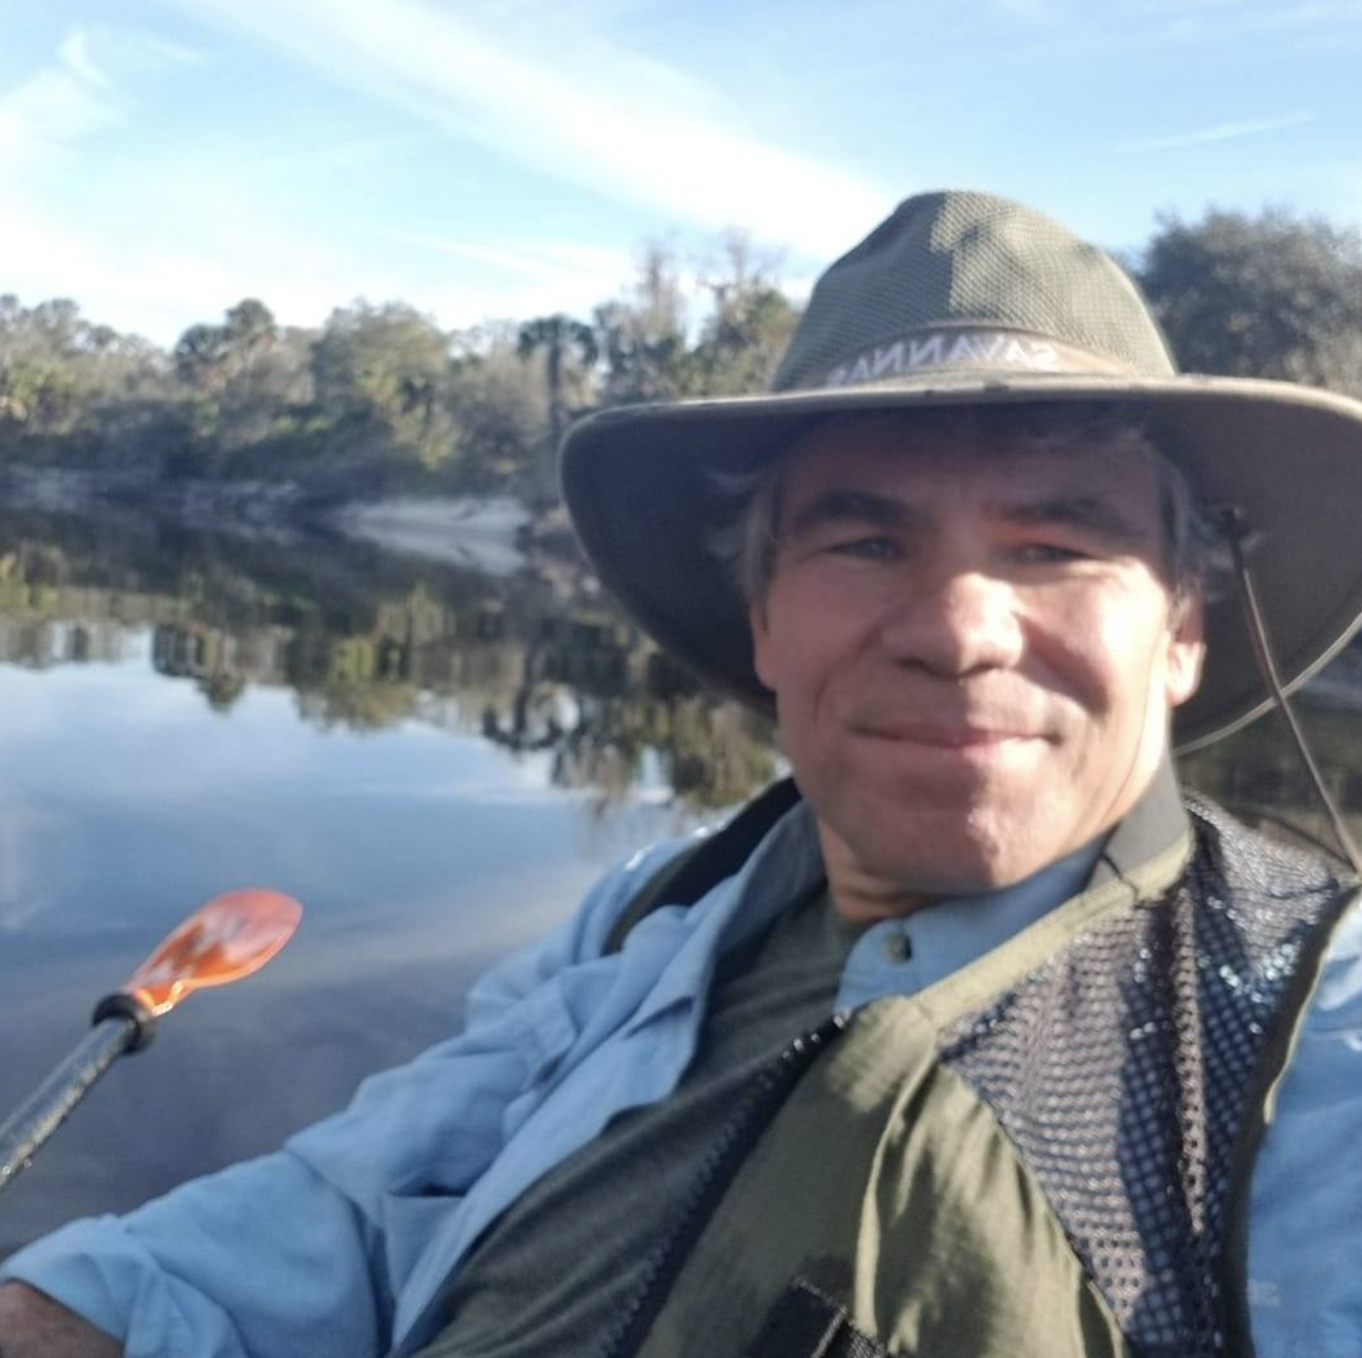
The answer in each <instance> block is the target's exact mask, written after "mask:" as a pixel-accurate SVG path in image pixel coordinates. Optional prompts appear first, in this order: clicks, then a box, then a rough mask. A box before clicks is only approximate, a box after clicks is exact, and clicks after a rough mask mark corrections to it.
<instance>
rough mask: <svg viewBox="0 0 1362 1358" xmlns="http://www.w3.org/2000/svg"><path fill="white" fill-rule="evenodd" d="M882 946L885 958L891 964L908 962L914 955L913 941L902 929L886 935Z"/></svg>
mask: <svg viewBox="0 0 1362 1358" xmlns="http://www.w3.org/2000/svg"><path fill="white" fill-rule="evenodd" d="M882 946H883V948H884V955H885V958H886V960H888V961H890V962H906V961H908V959H909V958H910V957H912V955H913V940H912V939H911V938H909V937H908V935H907V934H906V933H904V932H903V931H902V930H900V929H894V930H891V931H890V932H889V933H887V934H885V936H884V943H883V945H882Z"/></svg>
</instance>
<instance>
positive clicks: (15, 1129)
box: [0, 1013, 140, 1192]
mask: <svg viewBox="0 0 1362 1358" xmlns="http://www.w3.org/2000/svg"><path fill="white" fill-rule="evenodd" d="M139 1032H140V1029H139V1025H138V1023H137V1020H136V1019H135V1018H133V1017H132V1016H131V1015H129V1014H119V1013H115V1014H112V1015H110V1016H109V1017H108V1018H104V1019H101V1020H100V1021H99V1022H98V1023H97V1024H96V1025H95V1026H94V1027H93V1028H92V1029H91V1030H90V1032H89V1033H87V1034H86V1036H85V1038H84V1039H83V1040H82V1042H81V1043H80V1045H79V1046H77V1047H76V1049H75V1050H74V1051H73V1052H72V1053H71V1054H70V1055H69V1056H68V1057H67V1058H66V1059H65V1060H64V1061H63V1062H62V1063H61V1065H59V1066H58V1067H57V1068H56V1069H55V1070H54V1071H53V1072H52V1073H51V1074H50V1075H49V1076H48V1077H47V1079H45V1080H44V1081H43V1082H42V1084H41V1085H39V1086H38V1088H37V1089H35V1090H34V1091H33V1093H32V1094H31V1095H30V1096H29V1098H28V1099H27V1100H26V1101H25V1102H24V1103H23V1104H22V1105H21V1106H20V1107H19V1108H18V1109H17V1110H16V1111H15V1112H14V1113H13V1115H12V1116H10V1117H9V1118H8V1119H6V1121H5V1123H4V1124H3V1126H0V1192H3V1191H4V1190H5V1189H6V1188H7V1187H8V1186H9V1184H10V1183H11V1182H12V1181H13V1180H14V1179H15V1178H16V1176H17V1175H18V1174H19V1171H20V1170H22V1169H23V1168H24V1166H25V1165H26V1164H27V1163H28V1161H29V1160H30V1159H31V1158H32V1157H33V1155H34V1153H35V1152H36V1151H37V1150H38V1148H39V1147H40V1146H41V1145H42V1144H43V1142H44V1141H46V1140H47V1138H48V1137H49V1136H51V1135H52V1133H53V1132H55V1131H56V1130H57V1128H58V1127H60V1126H61V1124H62V1122H63V1121H64V1120H65V1118H66V1115H67V1114H68V1113H69V1112H70V1111H71V1110H72V1109H73V1108H74V1107H75V1106H76V1104H78V1103H79V1102H80V1101H81V1099H83V1098H84V1097H85V1095H86V1093H87V1091H88V1090H89V1088H90V1086H91V1085H93V1084H94V1082H95V1081H96V1080H98V1079H99V1077H100V1076H101V1075H103V1074H104V1072H105V1071H106V1070H108V1068H109V1067H110V1066H111V1065H113V1063H114V1062H115V1061H116V1060H117V1059H118V1058H119V1057H120V1056H122V1055H123V1053H124V1052H125V1051H128V1050H129V1049H130V1048H132V1047H135V1046H137V1045H138V1038H139Z"/></svg>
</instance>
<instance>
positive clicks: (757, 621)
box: [747, 599, 776, 692]
mask: <svg viewBox="0 0 1362 1358" xmlns="http://www.w3.org/2000/svg"><path fill="white" fill-rule="evenodd" d="M747 625H748V628H749V630H750V631H751V633H752V668H753V669H755V670H756V672H757V678H758V679H760V680H761V682H762V683H763V684H765V685H766V687H767V688H769V689H770V690H771V691H772V692H774V691H775V687H776V685H775V656H774V654H773V650H774V648H773V646H772V643H771V628H770V624H769V621H768V619H767V616H766V604H765V602H764V601H763V600H760V599H758V600H757V601H756V602H755V603H752V604H749V605H748V608H747Z"/></svg>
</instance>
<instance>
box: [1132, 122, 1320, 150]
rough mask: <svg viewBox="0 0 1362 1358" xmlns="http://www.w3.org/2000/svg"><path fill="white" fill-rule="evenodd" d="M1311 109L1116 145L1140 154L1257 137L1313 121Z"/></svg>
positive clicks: (1141, 138) (1138, 139) (1144, 138)
mask: <svg viewBox="0 0 1362 1358" xmlns="http://www.w3.org/2000/svg"><path fill="white" fill-rule="evenodd" d="M1314 117H1315V115H1314V114H1313V113H1288V114H1286V115H1285V116H1284V117H1281V118H1257V119H1250V120H1247V121H1245V122H1238V123H1220V124H1218V125H1217V126H1215V127H1202V128H1197V129H1195V130H1194V131H1190V132H1174V133H1171V134H1169V135H1168V136H1163V137H1140V138H1137V139H1135V140H1133V141H1126V142H1122V143H1121V144H1120V145H1119V146H1117V147H1116V151H1117V153H1118V154H1119V155H1127V156H1129V155H1143V154H1146V153H1148V152H1152V151H1178V150H1181V149H1182V148H1183V147H1187V146H1208V145H1210V144H1211V143H1213V142H1222V141H1234V140H1235V139H1236V138H1239V137H1256V136H1259V135H1260V134H1262V133H1264V132H1279V131H1281V130H1282V129H1283V128H1287V127H1300V126H1302V125H1303V124H1305V123H1308V122H1313V121H1314Z"/></svg>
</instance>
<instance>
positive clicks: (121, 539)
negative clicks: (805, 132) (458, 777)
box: [0, 512, 1362, 842]
mask: <svg viewBox="0 0 1362 1358" xmlns="http://www.w3.org/2000/svg"><path fill="white" fill-rule="evenodd" d="M147 632H150V636H151V660H152V664H153V667H154V668H155V670H156V671H157V672H158V673H159V674H161V675H164V676H165V677H166V678H167V679H178V680H189V681H191V682H192V683H194V685H195V686H196V687H197V688H198V690H199V691H200V692H201V693H202V694H203V695H204V699H205V701H206V702H207V703H208V704H209V705H210V706H211V707H212V708H213V709H214V710H216V711H219V712H223V713H227V712H229V711H230V709H231V708H232V706H233V704H235V703H236V702H237V701H239V700H240V698H241V696H242V694H243V693H244V692H245V691H246V690H247V689H248V688H249V687H250V686H253V685H258V686H270V687H286V688H289V689H291V690H292V691H293V693H294V694H295V698H296V703H297V708H298V711H299V713H300V715H301V716H302V717H303V718H304V719H305V720H307V721H309V722H311V723H314V724H316V725H318V726H321V727H336V726H341V727H346V728H350V729H353V730H360V731H372V730H378V729H381V728H383V727H387V726H391V725H393V724H395V723H398V722H404V721H420V722H426V723H430V724H433V725H436V726H440V727H445V728H448V729H450V730H452V731H458V732H461V733H477V734H480V735H481V736H482V738H484V739H485V740H487V741H489V742H491V743H494V744H496V745H497V746H499V747H501V748H504V749H506V750H509V751H511V752H513V753H515V754H523V755H529V754H536V753H543V752H548V753H549V754H550V755H551V777H552V781H553V782H554V784H555V785H556V786H559V787H563V788H573V789H589V790H590V791H591V792H592V793H593V794H594V797H595V799H596V804H597V806H598V807H599V809H600V810H602V811H605V810H607V809H609V808H610V807H612V806H614V805H615V804H617V803H618V802H619V801H620V800H621V799H623V798H624V797H626V796H629V795H636V794H637V793H638V792H639V791H640V790H641V789H642V790H647V791H649V792H652V793H653V794H655V795H662V796H670V797H674V798H676V799H677V800H678V801H679V802H681V803H682V804H684V805H687V806H692V807H711V806H725V805H730V804H732V803H734V802H737V801H739V800H741V799H742V798H743V797H745V796H747V795H748V794H749V793H751V792H752V791H754V790H755V789H757V788H758V787H760V786H762V785H763V784H764V783H766V782H768V781H769V780H770V779H771V778H772V777H774V776H775V775H776V774H777V773H778V772H779V770H780V759H779V755H778V754H777V752H776V750H775V747H774V744H773V740H772V735H771V731H770V728H769V726H768V725H767V724H766V723H765V722H763V721H762V720H761V719H759V718H757V717H755V716H753V715H752V714H750V713H747V712H745V711H743V710H742V709H741V708H739V707H737V706H736V705H735V704H732V703H727V702H723V701H719V700H718V699H716V698H715V696H714V695H713V694H712V693H709V692H706V691H705V690H704V689H703V688H702V687H701V686H700V685H699V684H698V682H697V681H696V680H695V679H694V678H693V677H692V676H691V675H690V674H689V673H688V672H687V671H686V670H684V669H683V668H682V667H681V666H679V665H678V664H677V663H676V662H674V661H673V660H671V659H670V657H668V656H667V655H665V654H663V653H662V652H660V651H659V650H658V649H657V648H656V646H655V645H654V644H653V643H652V642H651V641H649V640H648V639H647V638H646V637H645V636H644V635H643V634H642V633H641V632H640V630H639V629H638V628H637V627H635V626H634V625H633V624H632V623H631V622H630V621H629V620H627V619H626V618H624V617H623V616H622V615H621V614H620V613H618V612H617V611H615V610H614V609H613V608H612V607H611V606H610V604H609V602H608V601H607V600H605V599H604V598H603V597H602V595H601V593H600V591H599V589H598V588H597V587H596V585H595V583H594V581H593V580H592V579H591V578H590V577H589V575H588V574H587V573H586V572H585V570H584V569H583V568H582V567H581V566H580V565H579V564H577V563H575V562H569V561H564V560H562V559H559V558H544V559H540V560H537V561H531V562H528V563H527V565H526V568H525V569H524V570H522V571H520V572H519V573H517V574H515V575H509V576H508V575H497V576H493V575H486V574H481V573H479V572H477V571H474V570H471V569H469V568H466V567H454V566H450V565H447V564H443V563H435V562H429V561H420V560H415V559H411V558H403V557H400V556H396V555H392V554H387V553H384V552H381V551H379V550H377V549H375V548H372V547H362V546H357V545H356V544H354V543H352V542H341V541H330V540H326V539H322V538H317V537H311V538H302V537H299V538H296V539H294V540H290V541H283V540H278V539H263V538H259V537H231V536H227V535H218V534H211V533H204V532H191V531H188V530H186V529H183V528H175V527H171V526H167V525H165V524H157V523H152V522H148V521H145V520H140V519H136V518H132V517H128V518H125V519H120V520H117V521H114V520H102V519H101V520H96V521H90V520H86V519H76V518H69V517H62V516H58V515H53V514H39V513H26V514H15V513H12V512H11V513H8V514H6V515H4V516H3V517H0V661H5V662H8V663H12V664H21V665H26V666H30V667H35V668H43V667H47V666H51V665H60V664H80V663H86V662H91V661H98V660H114V659H118V658H120V657H122V656H125V655H127V654H129V653H130V652H131V650H132V648H133V647H134V645H135V644H136V638H137V637H139V636H142V635H145V634H146V633H147ZM1302 707H1303V709H1304V712H1305V718H1306V725H1307V728H1308V730H1309V731H1310V732H1311V735H1312V738H1313V740H1314V743H1315V745H1316V747H1317V751H1318V755H1319V758H1320V760H1321V763H1322V764H1323V766H1324V768H1325V772H1326V777H1327V779H1328V781H1329V784H1330V786H1331V789H1332V791H1333V792H1334V795H1335V796H1337V797H1338V798H1339V800H1340V802H1341V804H1342V805H1343V807H1344V808H1345V810H1346V811H1347V812H1348V813H1350V816H1351V817H1352V818H1353V819H1354V820H1356V821H1358V822H1359V823H1358V831H1359V832H1362V716H1360V715H1359V709H1362V653H1359V652H1356V651H1345V652H1344V654H1343V655H1342V656H1341V657H1340V658H1339V660H1337V661H1336V662H1335V663H1334V664H1333V665H1331V666H1330V667H1329V669H1328V670H1326V671H1325V673H1324V675H1323V676H1322V677H1321V679H1320V681H1319V682H1318V683H1317V684H1313V685H1312V686H1311V687H1310V689H1309V690H1307V692H1306V694H1305V695H1303V698H1302ZM1182 771H1183V776H1184V778H1185V780H1186V781H1187V782H1188V784H1189V785H1191V786H1194V787H1198V788H1201V789H1203V790H1204V791H1206V792H1208V793H1209V794H1211V795H1212V796H1214V797H1216V798H1217V799H1219V800H1222V801H1224V802H1225V803H1227V804H1228V805H1230V806H1232V807H1234V808H1235V809H1237V810H1239V811H1241V812H1242V813H1243V814H1246V815H1248V816H1250V817H1253V818H1264V817H1267V818H1272V817H1284V818H1286V819H1288V820H1290V821H1291V822H1292V823H1294V824H1295V825H1296V826H1298V827H1299V828H1300V829H1301V830H1303V831H1304V832H1305V833H1307V834H1313V835H1317V836H1319V837H1320V838H1321V839H1323V840H1325V841H1326V842H1327V840H1328V832H1327V828H1326V825H1325V821H1324V819H1323V817H1322V815H1321V814H1320V812H1319V811H1318V809H1317V807H1316V805H1315V802H1314V799H1313V795H1312V794H1311V792H1310V788H1309V784H1308V781H1307V778H1306V774H1305V770H1304V768H1303V766H1302V764H1301V760H1300V758H1299V756H1298V755H1297V754H1296V752H1295V750H1294V748H1293V747H1292V746H1291V744H1290V741H1289V738H1288V735H1287V732H1286V730H1285V726H1284V724H1283V723H1282V722H1281V721H1280V720H1279V719H1278V718H1276V717H1275V716H1274V717H1267V718H1264V719H1263V720H1261V721H1259V722H1256V723H1254V724H1253V725H1252V726H1250V727H1248V728H1247V729H1246V730H1244V731H1241V732H1239V733H1238V734H1237V735H1235V736H1233V737H1231V738H1230V739H1229V740H1227V741H1223V742H1221V743H1220V744H1218V745H1215V746H1213V747H1212V748H1211V749H1209V750H1206V751H1201V752H1199V753H1197V754H1195V755H1192V756H1189V757H1188V758H1186V759H1185V760H1184V761H1183V763H1182Z"/></svg>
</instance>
